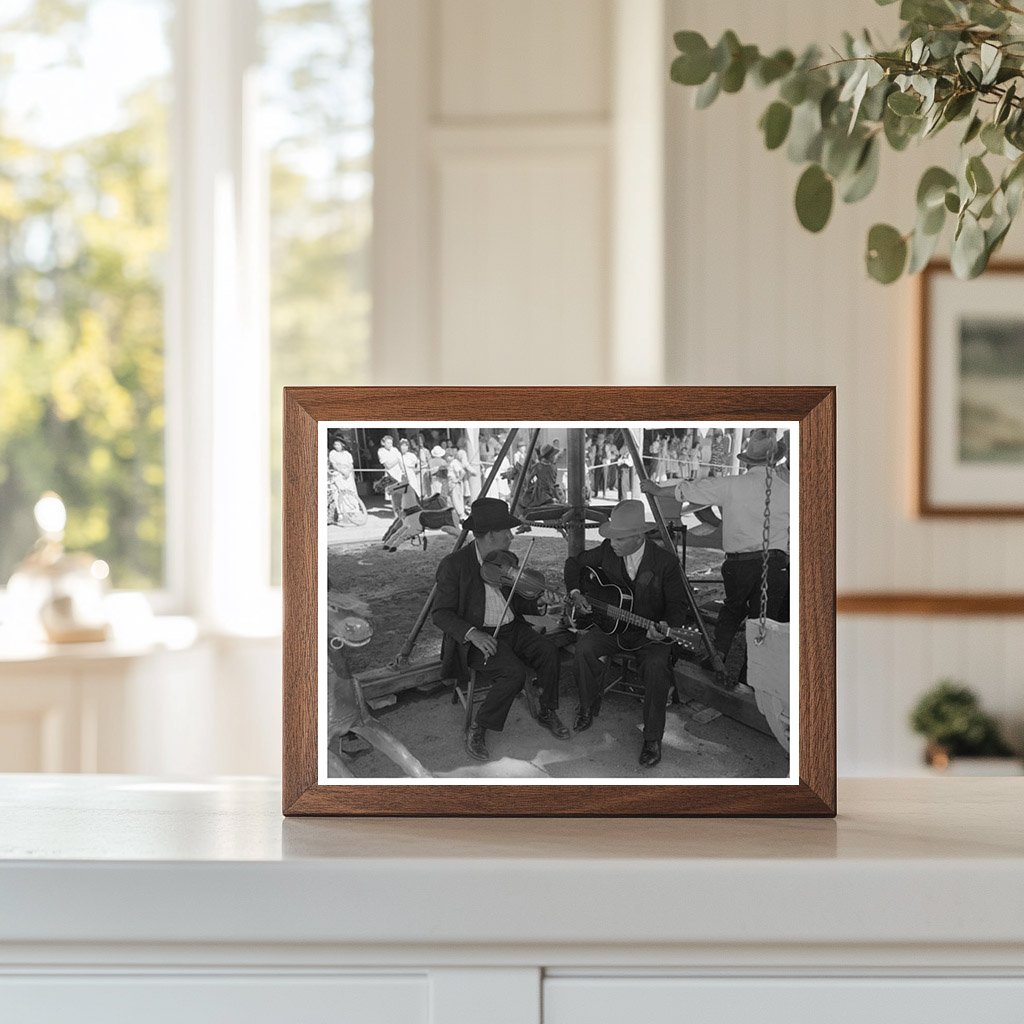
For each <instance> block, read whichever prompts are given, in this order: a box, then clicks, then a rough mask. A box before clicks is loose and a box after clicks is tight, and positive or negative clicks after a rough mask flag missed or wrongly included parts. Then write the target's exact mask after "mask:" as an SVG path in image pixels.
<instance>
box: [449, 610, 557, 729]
mask: <svg viewBox="0 0 1024 1024" xmlns="http://www.w3.org/2000/svg"><path fill="white" fill-rule="evenodd" d="M487 632H491V630H490V629H488V630H487ZM469 667H470V668H474V669H476V672H477V677H478V678H480V679H482V680H484V681H486V682H488V683H490V686H491V688H490V690H489V691H488V693H487V696H486V697H484V700H483V703H482V704H481V705H480V709H479V710H478V711H477V713H476V724H477V725H478V726H480V727H481V728H484V729H494V730H496V731H497V732H501V730H502V729H503V728H504V727H505V719H506V718H507V717H508V713H509V711H510V710H511V709H512V702H513V701H514V700H515V699H516V694H517V693H519V691H520V690H521V689H522V688H523V686H524V685H525V683H526V679H527V676H528V675H529V673H530V669H533V671H534V672H536V673H537V685H538V686H539V687H540V691H541V696H540V703H541V707H543V708H548V709H551V710H554V709H555V708H557V707H558V671H559V654H558V648H557V647H556V646H555V645H554V644H553V643H552V642H551V641H550V640H549V639H548V638H547V637H546V636H542V635H541V634H540V633H538V632H537V631H536V630H535V629H533V628H532V627H531V626H530V625H529V624H528V623H526V622H523V621H521V620H520V619H515V620H514V621H512V622H510V623H508V625H505V626H502V627H501V629H500V630H499V631H498V652H497V654H493V655H491V657H490V658H488V659H487V663H486V664H484V656H483V653H482V652H481V651H479V650H477V648H476V647H474V646H473V645H472V644H470V647H469Z"/></svg>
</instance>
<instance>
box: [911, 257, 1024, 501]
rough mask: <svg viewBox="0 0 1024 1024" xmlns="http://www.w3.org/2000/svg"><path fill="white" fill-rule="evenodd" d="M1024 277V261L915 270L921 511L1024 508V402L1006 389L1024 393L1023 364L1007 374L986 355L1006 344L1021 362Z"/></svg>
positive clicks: (991, 355) (997, 355)
mask: <svg viewBox="0 0 1024 1024" xmlns="http://www.w3.org/2000/svg"><path fill="white" fill-rule="evenodd" d="M1022 286H1024V262H1009V261H1002V262H998V263H992V264H990V265H989V266H988V268H987V269H986V271H985V273H984V275H982V276H981V277H979V278H976V279H974V280H971V281H960V280H958V279H957V278H956V277H955V276H954V275H953V272H952V270H951V268H950V265H949V263H948V262H944V261H936V262H933V263H931V264H929V265H928V266H927V267H926V268H925V269H924V270H923V271H922V273H921V274H920V276H919V280H918V293H917V306H918V337H917V367H916V371H917V374H916V375H917V418H916V419H917V422H916V427H917V438H916V444H915V445H914V454H915V462H916V465H915V467H914V470H915V472H914V481H915V485H916V486H915V488H914V492H915V493H914V511H915V512H916V513H917V515H918V516H920V517H922V518H990V519H991V518H1009V517H1017V516H1024V487H1022V486H1021V483H1020V481H1021V480H1022V479H1024V473H1022V470H1024V434H1022V433H1021V430H1020V422H1021V421H1022V417H1020V416H1017V415H1016V412H1017V410H1018V409H1019V408H1020V407H1021V405H1022V403H1021V401H1020V400H1019V399H1017V398H1016V397H1011V396H1008V395H1006V394H1004V392H1006V391H1008V390H1009V391H1011V392H1014V394H1016V393H1020V394H1024V370H1022V371H1021V372H1020V373H1019V374H1017V375H1013V376H1012V377H1011V376H1008V375H1007V373H1006V372H1005V370H1006V368H1005V367H1004V366H986V365H985V364H984V361H985V360H987V361H988V362H989V363H992V362H993V361H994V360H996V359H997V358H1000V356H1011V355H1012V353H1008V352H1006V351H1002V352H1001V350H1005V349H1007V346H1009V345H1012V346H1014V352H1015V353H1016V356H1015V357H1014V358H1013V359H1012V361H1013V362H1015V363H1019V362H1020V350H1021V349H1022V348H1024V312H1021V304H1020V292H1021V288H1022ZM967 346H971V348H970V350H968V348H967ZM968 358H970V359H971V360H972V365H970V366H969V365H968V364H967V363H966V362H965V360H966V359H968ZM974 364H978V365H974ZM1008 403H1009V404H1008ZM1011 406H1012V408H1011ZM1015 421H1016V423H1017V426H1016V427H1014V426H1013V424H1014V422H1015ZM1011 428H1012V429H1013V430H1015V431H1016V435H1015V436H1016V440H1015V441H1014V440H1013V438H1012V437H1010V436H1009V434H1008V432H1009V431H1010V430H1011ZM1011 456H1012V457H1011Z"/></svg>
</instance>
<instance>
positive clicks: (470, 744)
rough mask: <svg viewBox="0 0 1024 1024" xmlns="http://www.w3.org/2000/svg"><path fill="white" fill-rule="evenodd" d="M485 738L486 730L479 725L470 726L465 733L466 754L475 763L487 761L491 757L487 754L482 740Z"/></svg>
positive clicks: (485, 745)
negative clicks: (475, 761)
mask: <svg viewBox="0 0 1024 1024" xmlns="http://www.w3.org/2000/svg"><path fill="white" fill-rule="evenodd" d="M486 737H487V730H486V729H485V728H484V727H483V726H481V725H471V726H470V727H469V732H467V733H466V753H467V754H469V756H470V757H472V758H475V759H476V760H477V761H489V760H490V759H491V755H490V754H489V753H487V744H486V743H485V742H484V740H485V739H486Z"/></svg>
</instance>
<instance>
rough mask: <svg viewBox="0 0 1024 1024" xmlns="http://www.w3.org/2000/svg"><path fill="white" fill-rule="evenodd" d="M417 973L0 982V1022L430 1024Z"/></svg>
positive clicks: (46, 977)
mask: <svg viewBox="0 0 1024 1024" xmlns="http://www.w3.org/2000/svg"><path fill="white" fill-rule="evenodd" d="M427 1002H428V983H427V978H426V975H425V974H421V975H419V976H415V975H405V976H402V975H341V976H339V975H332V976H329V977H310V976H301V975H276V976H273V977H260V976H257V975H227V976H225V975H220V976H215V977H211V976H210V975H207V974H203V975H194V976H187V975H180V974H179V975H175V976H173V977H171V976H154V975H146V976H141V977H140V976H137V975H98V976H90V977H85V976H78V977H70V976H66V975H62V976H54V975H50V974H47V975H38V976H34V977H28V978H12V977H5V978H0V1020H4V1021H11V1022H14V1021H17V1022H18V1024H53V1022H54V1021H61V1020H63V1021H69V1022H74V1024H121V1022H127V1021H145V1024H294V1022H296V1021H315V1020H329V1021H331V1022H332V1024H349V1022H352V1024H368V1022H371V1021H372V1022H373V1024H427V1021H428V1006H427Z"/></svg>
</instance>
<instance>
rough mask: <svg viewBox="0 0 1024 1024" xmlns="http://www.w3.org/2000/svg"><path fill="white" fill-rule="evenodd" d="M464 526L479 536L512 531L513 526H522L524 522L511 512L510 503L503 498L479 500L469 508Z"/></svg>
mask: <svg viewBox="0 0 1024 1024" xmlns="http://www.w3.org/2000/svg"><path fill="white" fill-rule="evenodd" d="M462 525H463V526H464V527H465V528H466V529H467V530H472V531H473V533H475V534H478V535H479V534H481V533H491V532H492V531H493V530H511V529H512V527H513V526H522V525H523V521H522V519H517V518H516V517H515V516H514V515H512V513H511V512H509V510H508V503H507V502H505V501H502V500H501V498H477V499H476V501H474V502H473V504H472V505H470V506H469V518H468V519H467V520H466V521H465V522H464V523H463V524H462Z"/></svg>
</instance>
